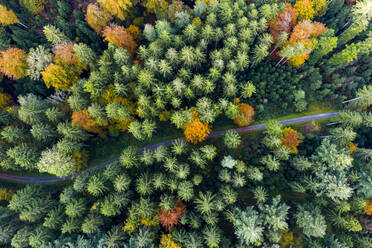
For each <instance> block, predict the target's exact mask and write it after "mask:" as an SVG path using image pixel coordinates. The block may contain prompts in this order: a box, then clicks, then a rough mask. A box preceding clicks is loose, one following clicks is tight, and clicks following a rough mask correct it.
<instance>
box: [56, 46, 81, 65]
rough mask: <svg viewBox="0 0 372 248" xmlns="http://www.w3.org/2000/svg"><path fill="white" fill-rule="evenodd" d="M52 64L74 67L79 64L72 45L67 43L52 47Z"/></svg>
mask: <svg viewBox="0 0 372 248" xmlns="http://www.w3.org/2000/svg"><path fill="white" fill-rule="evenodd" d="M53 52H54V62H55V63H57V64H66V65H76V64H81V62H80V61H79V59H78V58H77V56H76V54H75V52H74V43H72V42H67V43H62V44H58V45H55V46H54V47H53Z"/></svg>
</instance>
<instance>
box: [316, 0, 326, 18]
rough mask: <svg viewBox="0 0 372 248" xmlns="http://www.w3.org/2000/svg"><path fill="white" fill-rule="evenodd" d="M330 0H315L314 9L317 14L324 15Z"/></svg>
mask: <svg viewBox="0 0 372 248" xmlns="http://www.w3.org/2000/svg"><path fill="white" fill-rule="evenodd" d="M327 8H328V1H327V0H314V10H315V15H316V16H319V17H321V16H324V15H325V13H326V12H327Z"/></svg>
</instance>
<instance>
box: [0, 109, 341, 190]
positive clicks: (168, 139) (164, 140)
mask: <svg viewBox="0 0 372 248" xmlns="http://www.w3.org/2000/svg"><path fill="white" fill-rule="evenodd" d="M337 114H338V112H327V113H319V114H310V115H305V116H301V117H295V118H285V119H284V120H279V121H278V122H280V123H282V124H283V125H290V124H298V123H306V122H310V121H314V120H324V119H328V118H332V117H334V116H335V115H337ZM264 127H265V123H262V124H256V125H251V126H247V127H239V128H227V129H224V130H219V131H214V132H212V133H211V134H210V135H209V136H208V138H213V137H221V136H222V135H224V134H225V132H226V131H227V130H229V129H234V130H236V131H237V132H239V133H246V132H252V131H256V130H262V129H263V128H264ZM180 137H181V139H184V137H182V135H178V136H177V134H174V135H170V136H163V137H160V136H159V137H155V138H154V139H152V140H151V142H148V143H146V145H145V146H142V148H141V150H144V149H150V150H152V149H156V148H157V147H159V146H161V145H164V146H169V145H171V144H172V143H173V142H174V140H175V139H176V138H180ZM159 141H160V142H159ZM113 145H114V146H113V147H110V148H111V149H109V150H111V154H110V158H108V157H104V158H100V160H103V161H102V162H100V163H97V164H95V165H93V166H92V167H89V168H87V169H86V170H99V169H103V168H105V167H106V166H107V165H109V164H111V163H113V162H115V161H119V155H120V153H121V151H122V150H123V148H125V147H126V145H137V146H139V147H141V142H138V141H136V140H134V139H133V140H132V141H131V140H126V141H125V142H124V143H123V146H120V149H116V150H114V149H113V148H114V147H117V144H113ZM96 162H98V161H97V160H96ZM23 175H25V174H23ZM71 178H72V177H71V176H69V177H64V178H59V177H50V176H48V177H34V176H18V175H14V174H13V175H10V174H3V173H0V179H1V180H5V181H10V182H17V183H57V182H63V181H68V180H70V179H71Z"/></svg>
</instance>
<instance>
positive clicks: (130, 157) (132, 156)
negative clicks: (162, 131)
mask: <svg viewBox="0 0 372 248" xmlns="http://www.w3.org/2000/svg"><path fill="white" fill-rule="evenodd" d="M138 160H139V154H138V149H137V147H134V146H128V147H127V148H125V149H124V150H123V151H122V152H121V155H120V163H121V164H122V165H123V166H124V167H126V168H131V167H133V166H136V167H137V166H138V164H139V163H138Z"/></svg>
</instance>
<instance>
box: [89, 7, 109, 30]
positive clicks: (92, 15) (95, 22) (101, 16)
mask: <svg viewBox="0 0 372 248" xmlns="http://www.w3.org/2000/svg"><path fill="white" fill-rule="evenodd" d="M111 19H112V16H111V15H110V13H109V12H107V11H106V10H105V9H103V8H101V7H100V6H99V5H98V4H93V3H90V4H89V5H88V7H87V13H86V15H85V20H86V21H87V23H88V24H89V26H90V27H91V28H93V29H94V31H96V32H97V33H98V34H100V33H101V31H102V29H103V28H104V27H106V26H107V23H108V22H109V21H110V20H111Z"/></svg>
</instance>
